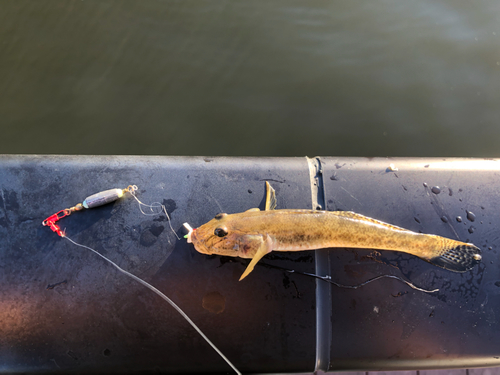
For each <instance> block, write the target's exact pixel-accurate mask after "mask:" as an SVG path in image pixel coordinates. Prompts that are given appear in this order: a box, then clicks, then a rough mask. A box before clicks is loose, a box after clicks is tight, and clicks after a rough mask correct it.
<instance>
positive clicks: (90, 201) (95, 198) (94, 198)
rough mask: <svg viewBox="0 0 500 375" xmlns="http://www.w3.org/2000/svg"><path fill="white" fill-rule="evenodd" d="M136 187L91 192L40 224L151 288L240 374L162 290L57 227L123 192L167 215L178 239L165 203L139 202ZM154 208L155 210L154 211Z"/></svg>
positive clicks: (117, 197) (148, 214) (142, 204)
mask: <svg viewBox="0 0 500 375" xmlns="http://www.w3.org/2000/svg"><path fill="white" fill-rule="evenodd" d="M137 189H138V188H137V186H136V185H129V186H128V187H126V188H125V189H109V190H105V191H101V192H99V193H96V194H93V195H91V196H89V197H87V198H85V200H84V201H83V202H82V203H78V204H77V205H75V206H73V207H71V208H65V209H63V210H61V211H58V212H56V213H55V214H53V215H51V216H49V217H48V218H47V219H45V220H44V221H42V224H43V225H44V226H48V227H49V228H50V229H51V230H52V231H53V232H55V233H57V234H58V235H59V236H60V237H62V238H64V239H67V240H68V241H69V242H71V243H72V244H73V245H75V246H79V247H82V248H84V249H87V250H90V251H92V252H93V253H95V254H97V255H99V256H100V257H101V258H102V259H104V260H105V261H107V262H108V263H110V264H111V265H112V266H114V267H115V268H116V269H117V270H118V271H120V272H121V273H123V274H124V275H126V276H128V277H130V278H132V279H133V280H135V281H137V282H138V283H139V284H141V285H143V286H145V287H146V288H148V289H149V290H151V291H153V292H154V293H156V294H157V295H159V296H160V297H161V298H162V299H163V300H165V301H166V302H167V303H168V304H169V305H170V306H172V307H173V308H174V309H175V310H176V311H177V312H178V313H179V314H180V315H181V316H182V317H183V318H184V319H185V320H186V321H187V322H188V323H189V324H190V325H191V326H192V327H193V328H194V329H195V331H196V332H198V334H199V335H200V336H201V337H203V339H204V340H205V341H206V342H207V343H208V344H209V345H210V346H211V347H212V348H213V349H214V350H215V351H216V353H217V354H219V355H220V357H221V358H222V359H223V360H224V361H225V362H226V363H227V364H228V365H229V366H230V367H231V368H232V369H233V370H234V371H235V372H236V374H238V375H241V372H240V371H238V369H237V368H236V367H235V366H234V365H233V364H232V363H231V361H229V359H228V358H227V357H226V356H225V355H224V354H222V352H221V351H220V350H219V349H218V348H217V347H216V346H215V344H214V343H212V341H210V339H209V338H208V337H207V336H206V335H205V334H204V333H203V332H202V331H201V329H200V328H199V327H198V326H197V325H196V324H195V323H194V322H193V321H192V320H191V319H190V318H189V316H187V314H186V313H185V312H184V311H183V310H182V309H181V308H180V307H179V306H177V305H176V304H175V303H174V301H172V300H171V299H170V298H168V297H167V296H166V295H165V294H163V293H162V292H160V291H159V290H158V289H156V288H155V287H154V286H152V285H151V284H149V283H147V282H146V281H144V280H142V279H141V278H139V277H137V276H135V275H134V274H132V273H130V272H128V271H125V270H124V269H123V268H121V267H120V266H118V265H117V264H116V263H115V262H113V261H112V260H110V259H108V258H106V257H105V256H104V255H102V254H101V253H99V252H98V251H97V250H94V249H92V248H91V247H89V246H85V245H82V244H80V243H78V242H76V241H74V240H72V239H71V238H69V237H68V236H67V235H66V233H65V230H62V229H61V228H60V227H59V225H58V224H56V222H57V221H59V220H61V219H62V218H64V217H66V216H69V215H71V214H72V213H74V212H77V211H82V210H84V209H90V208H95V207H99V206H102V205H105V204H107V203H110V202H113V201H116V200H118V199H120V198H121V197H123V196H124V194H126V193H129V194H130V195H132V197H134V198H135V200H136V201H137V203H138V204H139V209H140V211H141V213H142V214H144V215H146V216H151V215H157V214H161V213H162V212H163V213H164V214H165V216H166V217H167V219H168V224H169V226H170V229H171V230H172V232H173V233H174V234H175V236H176V237H177V239H179V240H180V238H179V236H178V235H177V233H175V231H174V229H173V228H172V223H171V221H170V216H169V215H168V212H167V209H166V207H165V205H163V204H161V203H160V202H154V203H152V204H146V203H143V202H141V201H140V200H139V198H137V196H136V193H135V192H136V191H137ZM142 207H148V208H149V209H150V210H151V213H148V212H144V210H143V209H142ZM155 209H156V210H157V211H156V212H155Z"/></svg>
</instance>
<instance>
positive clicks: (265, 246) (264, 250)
mask: <svg viewBox="0 0 500 375" xmlns="http://www.w3.org/2000/svg"><path fill="white" fill-rule="evenodd" d="M271 251H272V248H271V241H270V240H269V238H268V239H267V240H266V241H264V242H263V243H262V244H261V245H260V247H259V248H258V249H257V251H256V253H255V255H254V256H253V258H252V260H251V261H250V263H249V264H248V266H247V268H246V270H245V272H243V275H241V277H240V280H239V281H241V280H243V279H244V278H245V277H247V276H248V275H249V274H250V272H252V271H253V268H254V267H255V265H256V264H257V263H258V262H259V260H261V259H262V257H263V256H264V255H266V254H269V253H270V252H271Z"/></svg>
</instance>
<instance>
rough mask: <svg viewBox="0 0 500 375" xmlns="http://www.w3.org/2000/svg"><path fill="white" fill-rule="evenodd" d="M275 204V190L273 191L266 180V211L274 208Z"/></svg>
mask: <svg viewBox="0 0 500 375" xmlns="http://www.w3.org/2000/svg"><path fill="white" fill-rule="evenodd" d="M276 205H277V201H276V191H274V189H273V187H272V186H271V184H270V183H269V182H268V181H266V211H270V210H274V209H275V208H276Z"/></svg>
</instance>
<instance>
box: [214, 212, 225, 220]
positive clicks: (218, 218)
mask: <svg viewBox="0 0 500 375" xmlns="http://www.w3.org/2000/svg"><path fill="white" fill-rule="evenodd" d="M224 216H227V214H224V213H221V214H217V215H215V219H217V220H220V219H222V218H223V217H224Z"/></svg>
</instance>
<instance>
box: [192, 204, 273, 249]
mask: <svg viewBox="0 0 500 375" xmlns="http://www.w3.org/2000/svg"><path fill="white" fill-rule="evenodd" d="M233 216H235V215H228V214H225V213H221V214H217V215H215V217H214V218H213V219H212V220H210V221H209V222H208V223H206V224H203V225H202V226H200V227H199V228H196V229H194V230H193V231H192V232H190V233H189V234H188V242H192V243H193V245H194V247H195V249H196V251H198V252H199V253H202V254H208V255H211V254H216V255H223V256H232V257H241V258H252V257H253V256H254V255H255V253H256V252H257V250H258V249H259V248H260V246H261V245H262V243H263V241H264V240H263V236H262V235H259V234H255V233H249V232H248V231H247V230H245V229H244V228H243V225H241V223H239V222H238V220H234V218H233Z"/></svg>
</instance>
